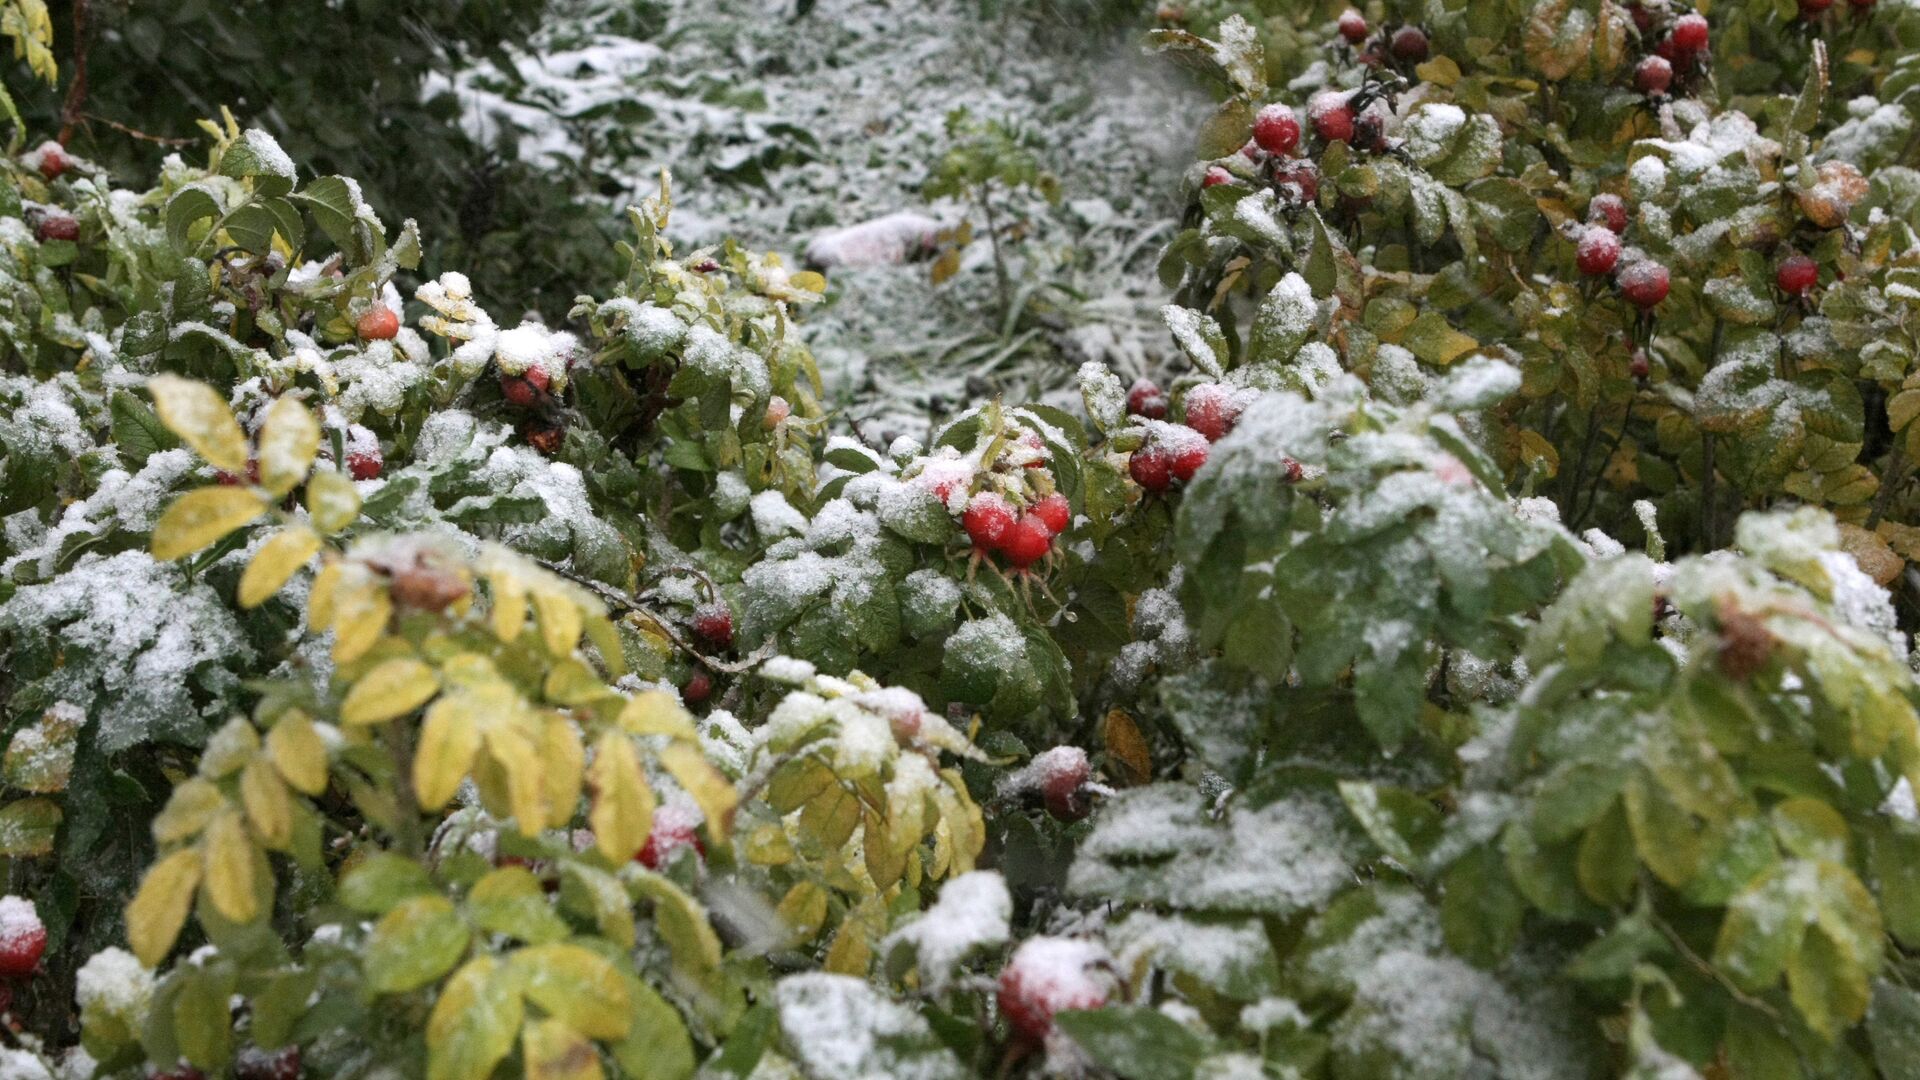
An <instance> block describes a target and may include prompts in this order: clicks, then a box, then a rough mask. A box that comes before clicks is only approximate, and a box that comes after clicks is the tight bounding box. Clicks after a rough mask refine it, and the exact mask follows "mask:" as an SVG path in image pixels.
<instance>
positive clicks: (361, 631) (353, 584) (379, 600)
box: [333, 575, 393, 664]
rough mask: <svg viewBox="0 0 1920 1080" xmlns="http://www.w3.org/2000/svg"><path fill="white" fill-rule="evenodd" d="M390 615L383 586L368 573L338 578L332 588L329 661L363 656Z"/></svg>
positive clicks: (390, 604)
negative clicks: (331, 645)
mask: <svg viewBox="0 0 1920 1080" xmlns="http://www.w3.org/2000/svg"><path fill="white" fill-rule="evenodd" d="M392 617H393V602H392V601H390V600H388V599H387V590H386V588H385V587H383V586H382V585H381V584H380V583H379V582H376V581H374V580H373V579H372V578H371V576H364V575H363V576H361V577H359V578H357V579H355V580H353V581H343V582H341V583H340V584H339V586H337V587H336V588H335V589H334V590H333V662H334V663H336V664H351V663H353V662H354V661H355V660H358V659H360V658H361V657H362V656H365V655H366V654H367V650H368V649H371V648H373V643H374V642H376V641H379V640H380V635H381V634H382V633H384V632H385V631H386V629H387V620H388V619H390V618H392Z"/></svg>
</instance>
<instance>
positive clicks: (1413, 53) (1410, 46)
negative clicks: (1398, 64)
mask: <svg viewBox="0 0 1920 1080" xmlns="http://www.w3.org/2000/svg"><path fill="white" fill-rule="evenodd" d="M1387 47H1388V48H1389V49H1391V50H1392V51H1393V57H1394V59H1396V60H1400V61H1403V62H1405V63H1409V64H1418V63H1420V62H1421V61H1422V60H1425V59H1426V58H1427V52H1428V51H1429V44H1428V42H1427V32H1426V31H1425V30H1422V29H1420V28H1419V27H1417V26H1403V27H1401V28H1400V29H1398V30H1395V31H1394V32H1393V40H1392V41H1391V42H1389V43H1388V45H1387Z"/></svg>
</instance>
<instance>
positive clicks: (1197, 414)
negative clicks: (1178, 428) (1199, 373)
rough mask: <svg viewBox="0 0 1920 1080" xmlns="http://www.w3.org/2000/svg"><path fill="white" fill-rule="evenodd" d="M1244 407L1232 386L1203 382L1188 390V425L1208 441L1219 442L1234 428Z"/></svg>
mask: <svg viewBox="0 0 1920 1080" xmlns="http://www.w3.org/2000/svg"><path fill="white" fill-rule="evenodd" d="M1242 408H1244V406H1243V405H1242V404H1241V403H1240V401H1239V400H1238V399H1237V398H1236V397H1235V395H1234V392H1233V389H1232V388H1231V387H1229V386H1225V385H1223V384H1221V383H1201V384H1200V385H1199V386H1196V387H1194V388H1193V389H1191V390H1189V391H1187V407H1186V416H1187V426H1188V427H1190V428H1192V429H1193V430H1195V431H1197V432H1199V433H1200V434H1201V435H1204V436H1206V440H1207V441H1208V442H1219V441H1220V439H1221V438H1222V437H1223V436H1225V435H1226V433H1227V432H1229V431H1232V430H1233V425H1234V424H1235V423H1237V422H1238V421H1239V419H1240V410H1241V409H1242Z"/></svg>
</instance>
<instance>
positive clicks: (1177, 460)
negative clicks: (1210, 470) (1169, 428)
mask: <svg viewBox="0 0 1920 1080" xmlns="http://www.w3.org/2000/svg"><path fill="white" fill-rule="evenodd" d="M1206 463H1207V444H1206V443H1203V442H1197V441H1196V442H1194V443H1193V444H1192V445H1190V446H1182V447H1179V448H1178V449H1176V450H1174V451H1173V463H1172V465H1171V466H1170V468H1171V470H1172V472H1173V478H1174V479H1175V480H1178V481H1180V482H1181V483H1183V484H1184V483H1186V482H1187V481H1189V480H1191V479H1193V474H1194V473H1197V472H1199V471H1200V466H1202V465H1205V464H1206Z"/></svg>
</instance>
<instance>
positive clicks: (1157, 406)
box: [1127, 378, 1167, 420]
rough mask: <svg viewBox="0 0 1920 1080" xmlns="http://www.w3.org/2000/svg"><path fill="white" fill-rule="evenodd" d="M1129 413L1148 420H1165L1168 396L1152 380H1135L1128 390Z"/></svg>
mask: <svg viewBox="0 0 1920 1080" xmlns="http://www.w3.org/2000/svg"><path fill="white" fill-rule="evenodd" d="M1127 412H1128V413H1130V414H1132V415H1134V416H1143V417H1145V418H1147V419H1148V420H1164V419H1166V416H1167V395H1166V394H1165V393H1164V392H1163V391H1162V390H1161V389H1160V387H1159V386H1157V385H1155V384H1154V382H1153V380H1151V379H1145V378H1141V379H1135V380H1134V381H1133V385H1132V386H1131V387H1129V388H1128V389H1127Z"/></svg>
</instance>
